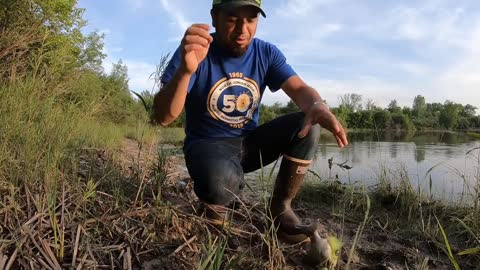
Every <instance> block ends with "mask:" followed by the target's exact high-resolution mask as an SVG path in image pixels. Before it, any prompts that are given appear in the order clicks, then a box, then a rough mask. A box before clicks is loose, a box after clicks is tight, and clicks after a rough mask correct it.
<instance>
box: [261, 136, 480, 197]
mask: <svg viewBox="0 0 480 270" xmlns="http://www.w3.org/2000/svg"><path fill="white" fill-rule="evenodd" d="M348 136H349V143H350V144H349V146H348V147H346V148H344V149H340V148H338V146H337V144H336V142H335V141H334V139H333V137H331V136H327V135H322V138H321V142H320V145H319V148H318V152H317V155H316V157H315V160H314V162H313V164H312V166H311V170H312V171H314V172H315V173H317V174H318V175H319V176H320V177H321V178H322V179H338V180H339V181H341V182H344V183H362V184H365V185H366V186H367V187H373V186H374V185H375V184H377V183H378V181H379V179H380V178H381V175H382V174H384V175H386V177H387V178H388V179H392V180H393V183H396V182H398V180H399V179H401V177H402V176H406V177H408V179H409V180H410V182H411V183H412V186H413V187H414V188H415V190H417V191H418V190H419V189H421V190H422V192H423V193H424V194H427V195H428V194H430V192H431V193H432V195H433V196H434V198H437V199H443V200H447V201H459V199H460V198H461V197H462V194H473V193H475V191H474V188H475V187H478V185H479V184H478V182H477V181H480V180H479V178H480V169H479V167H480V162H479V155H480V153H479V150H478V149H475V148H478V147H480V141H478V140H477V141H476V140H474V139H471V138H469V137H467V136H465V135H463V134H458V133H450V132H417V133H413V134H412V133H411V134H406V133H372V132H365V133H359V132H356V133H352V132H351V133H349V135H348ZM469 151H470V153H468V152H469ZM467 153H468V154H467ZM330 158H333V166H332V169H331V170H330V169H329V165H328V159H330ZM337 164H345V165H348V166H350V167H352V168H351V169H349V170H346V169H343V168H341V167H340V166H338V165H337ZM257 173H258V172H257ZM430 179H431V183H432V188H430ZM467 197H468V196H464V199H467Z"/></svg>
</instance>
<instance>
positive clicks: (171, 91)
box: [153, 69, 192, 126]
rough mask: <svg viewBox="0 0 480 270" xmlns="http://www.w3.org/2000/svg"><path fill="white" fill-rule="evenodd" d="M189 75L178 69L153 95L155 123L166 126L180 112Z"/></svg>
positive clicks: (185, 94) (185, 95)
mask: <svg viewBox="0 0 480 270" xmlns="http://www.w3.org/2000/svg"><path fill="white" fill-rule="evenodd" d="M191 77H192V75H191V74H188V73H187V72H185V71H183V70H182V69H178V70H177V72H175V75H174V76H173V78H172V80H171V81H170V82H169V83H168V84H166V85H164V86H163V87H162V89H161V90H160V92H158V93H157V94H156V95H155V98H154V100H153V115H154V118H155V121H156V122H157V123H159V124H160V125H162V126H167V125H168V124H170V123H171V122H173V121H175V119H177V117H178V116H179V115H180V114H181V113H182V110H183V107H184V106H185V99H186V97H187V92H188V85H189V82H190V78H191Z"/></svg>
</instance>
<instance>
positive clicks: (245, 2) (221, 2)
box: [212, 0, 267, 17]
mask: <svg viewBox="0 0 480 270" xmlns="http://www.w3.org/2000/svg"><path fill="white" fill-rule="evenodd" d="M261 5H262V0H213V3H212V6H213V7H219V8H226V9H233V8H238V7H241V6H254V7H257V8H258V9H259V10H260V13H261V14H262V16H263V17H267V16H266V15H265V12H264V11H263V9H262V7H261Z"/></svg>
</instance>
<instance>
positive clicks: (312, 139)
mask: <svg viewBox="0 0 480 270" xmlns="http://www.w3.org/2000/svg"><path fill="white" fill-rule="evenodd" d="M320 129H321V128H320V125H318V124H317V125H314V126H312V128H311V129H310V131H309V132H308V134H307V136H305V137H304V138H303V140H304V141H305V144H308V145H309V146H310V147H315V146H316V145H317V144H318V140H319V138H320Z"/></svg>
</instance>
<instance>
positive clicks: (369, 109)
mask: <svg viewBox="0 0 480 270" xmlns="http://www.w3.org/2000/svg"><path fill="white" fill-rule="evenodd" d="M331 110H332V112H333V113H334V114H335V115H336V116H337V118H338V119H339V120H340V121H341V122H342V124H343V125H344V126H346V127H348V128H355V129H386V130H388V129H393V130H413V129H420V130H422V129H448V130H453V129H458V130H474V129H480V116H478V115H476V110H477V107H475V106H473V105H470V104H466V105H462V104H459V103H455V102H452V101H449V100H447V101H445V102H444V103H427V102H426V100H425V97H423V96H422V95H417V96H416V97H415V98H414V99H413V103H412V106H411V107H408V106H403V107H400V106H399V105H398V102H397V101H396V100H395V99H394V100H392V101H391V102H390V103H389V104H388V106H387V107H386V108H382V107H380V106H377V105H375V103H374V102H373V101H372V100H371V99H369V100H367V102H365V104H364V103H363V102H362V96H361V95H359V94H355V93H349V94H345V95H343V96H340V97H339V106H338V107H335V108H331ZM294 111H298V108H297V107H296V105H295V104H294V103H293V102H292V101H289V102H288V103H287V104H286V105H282V104H280V103H274V104H273V105H270V106H266V105H262V107H261V111H260V118H261V123H264V122H267V121H270V120H272V119H274V118H276V117H278V116H280V115H283V114H286V113H290V112H294Z"/></svg>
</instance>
